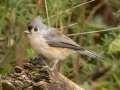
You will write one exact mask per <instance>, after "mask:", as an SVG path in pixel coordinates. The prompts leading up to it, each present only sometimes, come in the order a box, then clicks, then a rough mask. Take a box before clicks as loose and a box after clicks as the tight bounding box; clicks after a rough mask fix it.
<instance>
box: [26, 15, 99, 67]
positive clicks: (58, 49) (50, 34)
mask: <svg viewBox="0 0 120 90" xmlns="http://www.w3.org/2000/svg"><path fill="white" fill-rule="evenodd" d="M25 33H27V36H28V38H29V41H30V44H31V46H32V47H33V49H34V50H35V51H36V52H38V53H39V54H42V55H43V56H45V57H47V58H48V59H51V60H54V65H53V67H52V69H55V68H56V65H57V63H58V62H59V60H64V59H65V58H66V57H67V56H68V55H70V54H71V53H72V51H75V52H78V53H80V54H83V55H87V56H89V57H91V58H97V57H98V56H97V55H96V53H94V52H92V51H89V50H87V49H85V48H83V47H81V46H80V45H78V44H77V43H75V42H74V41H73V40H72V39H70V38H69V37H67V36H65V35H64V34H63V33H61V32H59V31H58V30H57V29H55V28H52V27H49V26H47V25H45V24H44V23H43V20H42V18H41V17H40V16H38V17H36V18H35V19H33V21H32V22H31V23H30V24H29V25H28V30H27V31H25Z"/></svg>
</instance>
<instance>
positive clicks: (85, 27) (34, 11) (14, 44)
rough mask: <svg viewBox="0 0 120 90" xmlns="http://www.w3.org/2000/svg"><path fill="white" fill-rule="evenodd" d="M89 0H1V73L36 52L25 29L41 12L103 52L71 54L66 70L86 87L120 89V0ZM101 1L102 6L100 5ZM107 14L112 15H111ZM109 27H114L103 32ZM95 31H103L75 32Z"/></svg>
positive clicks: (53, 23) (47, 20)
mask: <svg viewBox="0 0 120 90" xmlns="http://www.w3.org/2000/svg"><path fill="white" fill-rule="evenodd" d="M87 1H89V0H1V1H0V73H1V74H6V73H8V72H10V70H11V66H14V64H15V62H16V63H17V64H19V65H21V64H22V63H23V62H24V60H25V59H26V58H28V57H32V56H34V55H35V53H34V52H33V51H32V49H31V47H30V45H29V42H28V40H27V39H26V37H25V35H24V33H23V31H24V30H25V29H26V27H27V24H28V23H29V22H30V20H31V19H32V18H34V17H35V16H37V15H40V16H42V17H43V18H44V21H45V23H46V24H48V25H50V26H53V27H56V28H60V30H61V31H62V32H63V33H65V34H66V35H68V36H70V37H71V38H72V39H73V40H74V41H76V42H77V43H79V44H80V45H83V46H84V47H87V48H89V49H91V50H93V51H95V52H97V53H98V54H101V56H102V58H101V60H100V61H98V62H94V60H88V59H87V58H85V57H81V56H78V55H73V56H70V57H69V58H68V59H67V60H66V61H65V62H64V63H65V64H64V66H62V67H61V72H62V73H64V74H65V75H66V76H67V77H69V78H70V79H72V80H73V81H75V82H76V83H78V84H79V85H82V86H83V87H84V88H86V90H119V89H120V70H119V68H120V61H119V60H120V35H119V34H120V31H119V30H120V27H119V21H118V20H119V19H120V18H118V17H119V15H120V13H119V4H120V1H119V0H108V2H105V4H104V6H103V7H102V4H101V3H103V1H104V0H96V2H97V4H96V3H94V4H93V3H92V4H90V3H86V4H81V3H85V2H87ZM116 2H117V3H116ZM100 4H101V8H102V9H100V8H98V5H99V6H100ZM105 5H106V8H107V9H106V8H105ZM97 8H98V9H97ZM97 10H98V11H99V12H98V11H97ZM105 10H106V11H105ZM108 10H109V14H107V13H108V12H107V11H108ZM110 12H111V13H113V14H112V15H111V13H110ZM105 15H106V16H107V15H108V16H110V15H111V17H110V18H107V17H108V16H107V17H106V16H105ZM73 24H74V25H73ZM113 27H115V28H116V29H114V28H113ZM117 27H118V28H117ZM108 28H109V29H110V30H111V31H110V30H109V31H106V32H100V30H108ZM93 31H99V32H97V33H86V34H84V35H82V34H80V35H75V33H83V32H93ZM72 34H74V35H72ZM106 67H110V69H109V70H108V71H107V73H105V74H104V75H102V76H101V78H99V79H98V80H95V81H91V79H90V78H91V77H92V74H93V73H94V72H96V71H97V70H98V69H105V68H106ZM63 68H64V69H63ZM90 81H91V82H92V83H90Z"/></svg>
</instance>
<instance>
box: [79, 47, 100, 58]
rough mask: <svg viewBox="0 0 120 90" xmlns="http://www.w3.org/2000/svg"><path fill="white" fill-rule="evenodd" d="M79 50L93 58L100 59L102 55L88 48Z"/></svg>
mask: <svg viewBox="0 0 120 90" xmlns="http://www.w3.org/2000/svg"><path fill="white" fill-rule="evenodd" d="M78 52H79V53H80V54H82V55H86V56H88V57H90V58H93V59H98V58H99V57H100V56H99V55H97V54H96V53H95V52H93V51H90V50H87V49H83V50H78Z"/></svg>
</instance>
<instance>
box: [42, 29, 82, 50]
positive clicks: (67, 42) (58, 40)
mask: <svg viewBox="0 0 120 90" xmlns="http://www.w3.org/2000/svg"><path fill="white" fill-rule="evenodd" d="M44 38H45V39H46V40H47V43H48V44H49V45H51V46H53V47H62V48H69V49H74V50H83V48H81V47H80V45H78V44H77V43H75V42H74V41H73V40H72V39H70V38H69V37H67V36H65V35H64V34H62V33H61V32H59V31H57V30H55V29H52V30H50V31H49V32H48V33H46V34H45V35H44Z"/></svg>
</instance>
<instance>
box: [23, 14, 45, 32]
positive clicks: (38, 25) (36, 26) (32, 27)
mask: <svg viewBox="0 0 120 90" xmlns="http://www.w3.org/2000/svg"><path fill="white" fill-rule="evenodd" d="M45 27H46V25H45V24H44V23H43V19H42V17H40V16H37V17H36V18H34V19H33V21H32V22H31V23H30V24H28V30H26V31H25V33H27V34H34V33H38V32H39V31H40V30H43V29H44V28H45Z"/></svg>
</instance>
